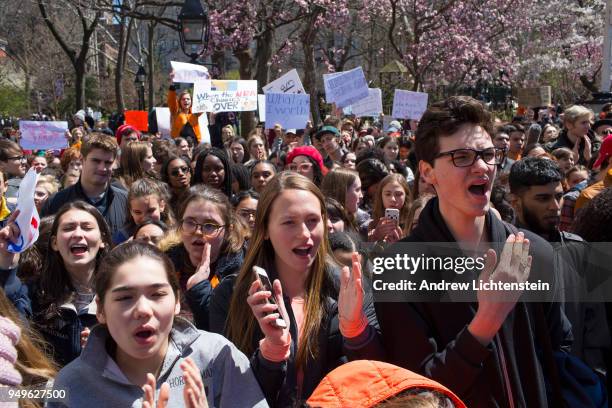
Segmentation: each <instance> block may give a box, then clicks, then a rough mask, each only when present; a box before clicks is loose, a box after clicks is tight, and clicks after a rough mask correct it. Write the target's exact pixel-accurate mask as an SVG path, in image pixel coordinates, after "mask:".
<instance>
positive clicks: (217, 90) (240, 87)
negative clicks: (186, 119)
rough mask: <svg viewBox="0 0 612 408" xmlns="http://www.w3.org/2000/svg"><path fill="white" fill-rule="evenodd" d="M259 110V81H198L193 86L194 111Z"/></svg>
mask: <svg viewBox="0 0 612 408" xmlns="http://www.w3.org/2000/svg"><path fill="white" fill-rule="evenodd" d="M254 110H257V81H239V80H229V81H223V80H216V79H213V80H211V81H198V82H196V83H195V84H194V87H193V108H192V112H194V113H197V112H213V113H217V112H241V111H254Z"/></svg>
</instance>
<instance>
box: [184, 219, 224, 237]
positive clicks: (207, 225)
mask: <svg viewBox="0 0 612 408" xmlns="http://www.w3.org/2000/svg"><path fill="white" fill-rule="evenodd" d="M223 227H225V225H219V224H215V223H214V222H204V223H202V224H200V223H198V222H195V221H194V220H192V219H190V218H187V219H185V220H182V221H181V228H182V229H183V231H185V232H186V233H188V234H195V233H196V231H197V230H198V229H199V230H200V231H202V235H205V236H208V237H210V236H214V235H216V234H217V233H218V232H219V231H220V230H221V228H223Z"/></svg>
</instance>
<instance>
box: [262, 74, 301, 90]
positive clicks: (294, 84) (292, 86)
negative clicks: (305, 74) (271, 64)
mask: <svg viewBox="0 0 612 408" xmlns="http://www.w3.org/2000/svg"><path fill="white" fill-rule="evenodd" d="M262 89H263V92H264V93H306V91H305V90H304V86H303V85H302V81H300V76H299V75H298V72H297V69H292V70H291V71H289V72H287V73H286V74H285V75H283V76H282V77H280V78H278V79H276V80H274V81H272V82H270V83H269V84H268V85H266V86H264V87H263V88H262Z"/></svg>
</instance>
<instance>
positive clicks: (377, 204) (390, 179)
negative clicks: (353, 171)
mask: <svg viewBox="0 0 612 408" xmlns="http://www.w3.org/2000/svg"><path fill="white" fill-rule="evenodd" d="M391 183H397V184H399V185H400V186H401V187H402V189H403V190H404V193H405V194H406V197H405V198H404V205H402V208H401V209H400V217H399V224H400V226H401V227H402V232H403V233H404V235H408V234H409V233H410V229H409V226H408V224H410V220H409V217H410V206H411V205H412V193H411V192H410V186H409V185H408V182H407V181H406V178H405V177H404V176H402V175H401V174H397V173H393V174H389V175H388V176H386V177H385V178H383V179H382V180H381V181H380V184H379V186H378V190H377V191H376V196H375V198H374V208H373V209H372V222H371V223H370V225H369V226H368V229H374V228H376V225H377V224H378V220H379V219H380V218H381V217H384V216H385V205H384V204H383V189H384V188H385V186H386V185H387V184H391Z"/></svg>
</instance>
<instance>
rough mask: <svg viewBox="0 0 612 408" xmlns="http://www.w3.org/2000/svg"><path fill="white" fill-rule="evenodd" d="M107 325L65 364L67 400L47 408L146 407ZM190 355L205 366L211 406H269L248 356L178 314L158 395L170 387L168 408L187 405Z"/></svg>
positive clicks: (61, 385) (60, 385)
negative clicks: (116, 355) (111, 350)
mask: <svg viewBox="0 0 612 408" xmlns="http://www.w3.org/2000/svg"><path fill="white" fill-rule="evenodd" d="M108 339H109V333H108V330H107V329H106V327H104V326H100V325H99V326H96V327H95V328H94V329H93V330H92V332H91V334H90V335H89V340H88V341H87V345H86V347H85V349H84V350H83V352H82V353H81V355H80V356H79V357H78V358H77V359H76V360H74V361H73V362H71V363H70V364H68V365H67V366H66V367H64V368H63V369H62V370H61V371H60V372H59V374H58V376H57V379H56V380H55V384H54V387H53V388H54V390H65V391H66V398H65V399H64V400H63V401H62V402H48V403H47V406H48V407H75V408H76V407H78V408H81V407H89V408H93V407H109V408H110V407H113V408H119V407H134V408H140V407H141V406H142V396H143V392H142V389H141V388H140V387H139V386H136V385H134V384H132V383H131V382H130V381H129V380H128V379H127V378H126V377H125V375H124V374H123V373H122V372H121V370H120V369H119V367H118V366H117V364H116V363H115V361H114V360H113V359H112V358H111V357H110V356H109V355H108V352H107V350H106V344H107V341H108ZM187 357H191V359H192V360H193V361H194V362H195V363H196V365H197V366H198V367H199V368H200V373H201V374H202V380H203V382H204V387H205V391H206V397H207V399H208V405H209V407H267V406H268V404H267V402H266V399H265V397H264V395H263V393H262V391H261V389H260V387H259V384H258V383H257V380H256V379H255V377H254V375H253V372H252V371H251V367H250V364H249V360H248V359H247V358H246V356H245V355H244V354H242V353H241V352H240V351H239V350H238V349H237V348H236V347H235V346H234V345H233V344H232V343H231V342H230V341H229V340H227V339H226V338H225V337H223V336H220V335H218V334H214V333H209V332H205V331H201V330H197V329H196V328H195V327H194V326H193V325H192V324H191V323H189V322H187V321H185V320H183V319H180V318H177V319H175V322H174V327H173V329H172V331H171V333H170V342H169V345H168V351H167V353H166V357H165V358H164V362H163V364H162V368H161V370H160V375H159V377H158V379H157V393H159V389H160V387H161V385H162V384H163V383H164V382H167V383H168V384H169V385H170V399H169V401H168V408H174V407H184V406H185V404H184V400H183V387H184V380H183V373H182V370H181V368H180V366H179V365H180V363H181V361H183V360H184V359H185V358H187Z"/></svg>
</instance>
